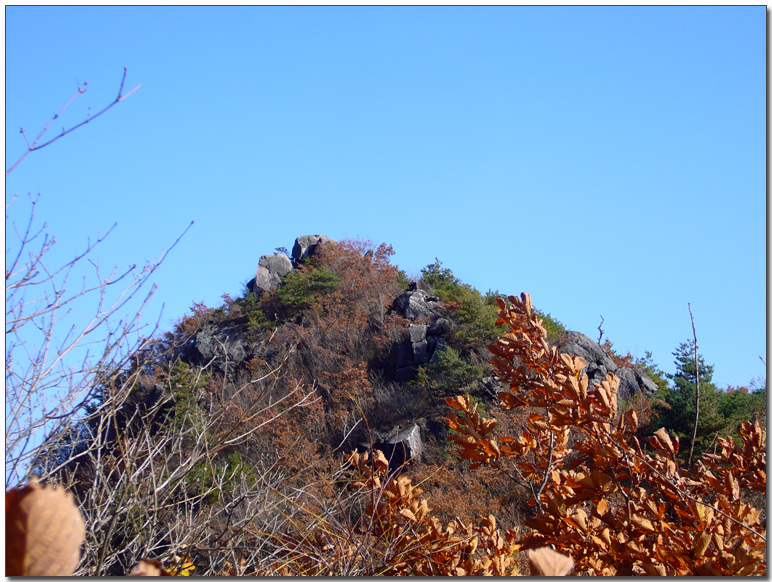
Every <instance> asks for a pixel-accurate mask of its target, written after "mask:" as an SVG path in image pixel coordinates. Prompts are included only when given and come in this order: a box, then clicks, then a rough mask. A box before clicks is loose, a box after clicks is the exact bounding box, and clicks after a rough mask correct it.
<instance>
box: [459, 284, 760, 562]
mask: <svg viewBox="0 0 772 582" xmlns="http://www.w3.org/2000/svg"><path fill="white" fill-rule="evenodd" d="M499 307H500V311H499V321H500V322H501V323H503V324H506V325H507V326H508V327H509V331H508V333H506V334H505V335H504V336H503V337H502V338H500V339H499V340H498V341H496V342H495V343H494V344H493V345H491V346H489V348H490V350H491V352H492V353H493V354H494V356H495V358H494V360H493V365H494V367H495V369H496V374H497V376H498V378H499V380H500V381H501V382H503V383H505V384H506V385H507V386H508V388H509V389H508V390H507V391H506V392H502V393H501V394H500V395H499V398H500V400H501V402H502V404H503V405H504V407H506V408H508V409H522V408H524V409H528V408H531V409H535V411H533V412H531V413H530V414H529V416H528V419H527V424H526V427H525V429H524V430H523V432H522V434H520V435H518V436H498V435H496V434H495V433H494V431H495V429H496V425H497V423H496V421H495V419H491V418H485V417H483V416H482V415H481V414H479V412H478V411H477V406H476V405H475V404H473V403H472V402H470V400H469V398H466V397H461V396H458V397H455V398H449V399H447V403H448V404H449V405H450V406H452V407H453V408H455V409H456V410H457V411H458V413H451V414H450V415H449V416H448V419H447V420H448V423H449V426H450V427H451V428H452V429H453V430H454V431H455V434H454V435H452V436H451V437H450V440H452V441H453V442H455V443H456V444H457V445H458V447H459V453H460V456H461V457H462V458H463V459H467V460H469V461H470V467H471V468H476V467H483V466H490V467H493V468H495V469H496V470H498V471H500V472H502V473H504V474H506V475H508V476H509V478H511V479H512V480H513V481H515V482H517V483H519V484H520V485H521V486H523V487H527V488H528V489H529V490H530V492H531V504H532V505H533V506H534V508H535V510H536V513H535V516H534V517H533V518H531V519H529V520H527V521H526V524H525V525H527V526H528V527H529V528H530V529H529V530H528V531H527V532H525V533H524V535H523V536H522V538H520V539H519V540H518V543H520V544H522V547H523V549H530V548H538V547H543V546H547V545H552V546H553V547H554V548H555V549H556V550H557V551H558V552H560V553H562V554H564V555H566V556H570V557H571V558H573V560H574V561H575V564H576V571H577V572H580V573H586V574H592V575H619V576H630V575H668V576H676V575H698V576H704V575H716V574H720V575H765V574H766V518H765V517H763V518H762V511H761V509H759V508H756V507H752V506H751V505H749V504H748V503H746V502H745V500H744V497H743V495H742V493H743V490H751V491H766V430H764V429H763V428H762V427H761V426H760V424H759V423H758V422H756V423H753V424H752V423H748V422H744V423H742V428H741V430H740V436H741V438H742V441H743V444H742V445H735V444H734V443H733V442H732V441H731V440H728V439H718V440H717V442H716V450H715V452H714V453H711V454H706V455H704V456H703V458H702V459H701V460H700V461H699V462H697V463H696V465H695V469H694V471H693V472H689V471H686V470H685V469H683V468H681V467H680V466H679V464H678V461H677V460H676V454H677V452H678V446H679V443H678V439H677V438H673V437H670V436H669V435H668V434H667V431H666V430H665V429H664V428H663V429H660V430H658V431H656V432H655V433H654V435H653V436H651V437H650V438H649V439H648V441H649V445H650V447H651V449H652V452H651V453H647V452H645V451H644V449H643V447H642V444H641V442H640V441H639V439H638V437H637V436H636V431H637V429H638V416H637V413H636V411H635V409H634V408H631V409H629V410H628V411H627V412H625V413H624V414H620V413H619V411H618V402H617V389H618V386H619V379H618V378H617V377H616V376H614V375H613V374H608V375H607V376H606V378H605V379H604V381H603V382H602V383H601V384H599V385H597V384H596V385H593V386H590V385H588V384H589V383H588V379H587V377H586V376H585V375H583V374H582V372H581V370H582V367H583V366H584V363H585V362H584V361H583V359H582V358H579V357H576V356H569V355H565V354H559V353H558V351H557V350H556V349H555V348H554V347H553V346H550V345H549V343H548V342H547V339H546V338H547V333H546V331H545V329H544V327H543V326H542V325H541V323H540V321H539V319H538V317H537V316H536V315H535V313H534V311H533V307H532V304H531V298H530V296H529V295H528V294H525V293H524V294H522V295H521V296H520V297H519V298H518V297H514V296H512V297H509V304H506V303H505V302H504V301H499Z"/></svg>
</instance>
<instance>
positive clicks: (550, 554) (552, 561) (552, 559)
mask: <svg viewBox="0 0 772 582" xmlns="http://www.w3.org/2000/svg"><path fill="white" fill-rule="evenodd" d="M528 561H529V562H530V564H531V574H532V575H533V576H567V575H568V573H569V572H571V570H572V569H573V568H574V559H573V558H571V557H570V556H564V555H563V554H561V553H559V552H556V551H555V550H552V549H550V548H539V549H537V550H528Z"/></svg>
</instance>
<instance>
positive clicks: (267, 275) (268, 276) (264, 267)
mask: <svg viewBox="0 0 772 582" xmlns="http://www.w3.org/2000/svg"><path fill="white" fill-rule="evenodd" d="M291 270H292V261H290V259H289V257H288V256H287V255H285V254H284V253H276V254H273V255H263V256H262V257H260V261H259V262H258V263H257V274H256V275H255V279H254V283H253V282H252V281H250V282H249V284H248V286H250V287H251V289H252V290H253V291H255V292H256V291H257V290H258V289H260V290H262V291H272V290H273V289H276V287H278V286H279V284H280V283H281V280H282V277H284V276H285V275H286V274H287V273H289V272H290V271H291Z"/></svg>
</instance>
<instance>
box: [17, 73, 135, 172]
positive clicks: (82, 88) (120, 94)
mask: <svg viewBox="0 0 772 582" xmlns="http://www.w3.org/2000/svg"><path fill="white" fill-rule="evenodd" d="M127 72H128V68H127V67H123V78H122V79H121V86H120V89H118V96H117V97H116V98H115V100H114V101H113V102H112V103H110V104H109V105H108V106H107V107H105V108H104V109H102V110H101V111H100V112H99V113H97V114H96V115H90V114H86V119H84V120H83V121H81V122H80V123H78V124H77V125H74V126H72V127H71V128H70V129H65V128H64V127H62V132H61V133H60V134H59V135H57V136H56V137H54V138H52V139H49V140H48V141H47V142H45V143H42V144H40V145H38V142H39V141H40V140H41V138H42V137H43V135H44V134H45V133H46V132H47V131H48V130H49V129H50V127H51V125H52V124H53V122H54V121H56V120H57V119H59V117H60V116H61V115H62V113H64V111H65V109H67V108H68V107H69V106H70V104H71V103H72V102H73V101H75V99H76V98H77V97H79V96H80V95H82V94H83V93H85V92H86V88H87V86H88V82H85V83H83V85H82V86H81V85H80V84H78V91H77V92H76V93H75V94H74V95H73V96H72V97H70V99H69V100H68V101H67V103H65V104H64V107H62V108H61V109H60V110H59V112H58V113H57V114H55V115H54V116H53V117H52V118H51V120H50V121H49V122H48V124H46V126H45V127H44V128H43V129H42V131H41V132H40V133H39V134H38V136H37V137H36V138H35V141H33V142H32V143H29V139H27V132H26V131H25V130H24V128H21V129H20V130H19V132H20V133H21V134H22V135H23V136H24V140H25V141H26V142H27V151H26V152H24V155H22V156H21V157H20V158H19V159H18V160H17V161H16V163H15V164H13V165H12V166H11V167H10V168H8V169H7V170H6V171H5V175H6V176H7V175H8V174H10V173H11V172H12V171H13V170H14V169H15V168H16V166H18V165H19V164H20V163H22V161H24V159H25V158H26V157H27V156H28V155H29V154H30V152H34V151H37V150H40V149H43V148H44V147H46V146H47V145H51V144H52V143H54V142H55V141H56V140H58V139H59V138H62V137H64V136H65V135H67V134H68V133H72V132H73V131H75V130H76V129H78V128H79V127H82V126H84V125H86V124H87V123H90V122H92V121H94V120H95V119H96V118H97V117H99V116H100V115H102V114H103V113H104V112H105V111H107V110H108V109H110V108H111V107H112V106H113V105H115V104H116V103H118V102H119V101H123V100H124V99H126V98H127V97H128V96H129V95H131V94H132V93H134V91H136V90H137V89H139V88H140V87H141V85H137V86H136V87H134V88H133V89H132V90H131V91H129V92H128V93H126V94H125V95H123V85H124V83H125V82H126V73H127ZM89 113H90V108H89Z"/></svg>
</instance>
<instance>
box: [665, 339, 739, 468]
mask: <svg viewBox="0 0 772 582" xmlns="http://www.w3.org/2000/svg"><path fill="white" fill-rule="evenodd" d="M673 355H674V356H675V358H676V359H675V365H676V373H675V374H668V375H667V376H668V378H669V379H670V380H671V381H672V383H673V384H672V386H671V387H670V388H669V389H668V390H667V391H665V393H664V400H665V405H664V406H663V405H660V406H658V409H659V410H658V412H659V419H660V425H661V426H664V427H665V428H666V429H667V430H668V432H669V433H670V434H673V435H677V436H678V438H679V439H680V441H681V445H680V452H679V456H682V457H683V458H684V459H685V458H686V456H687V455H688V453H689V447H690V445H691V440H692V435H693V432H694V421H695V417H696V414H695V413H696V401H695V395H696V380H697V373H696V370H695V366H694V341H693V340H690V341H687V342H684V343H682V344H681V345H679V346H678V348H677V349H676V351H674V352H673ZM697 359H698V362H699V384H700V419H699V426H698V427H697V439H696V442H695V446H694V454H695V457H699V455H700V454H701V453H702V451H704V450H706V449H707V448H709V447H710V445H711V443H712V442H713V439H714V438H715V436H716V434H718V433H719V432H721V431H722V429H724V428H725V424H726V423H725V419H724V417H723V415H722V414H721V413H720V411H719V403H720V400H721V393H720V392H719V391H718V389H717V388H716V386H715V384H713V382H712V380H713V366H712V365H707V364H705V361H704V360H703V358H702V356H701V355H700V354H699V353H698V354H697Z"/></svg>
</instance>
